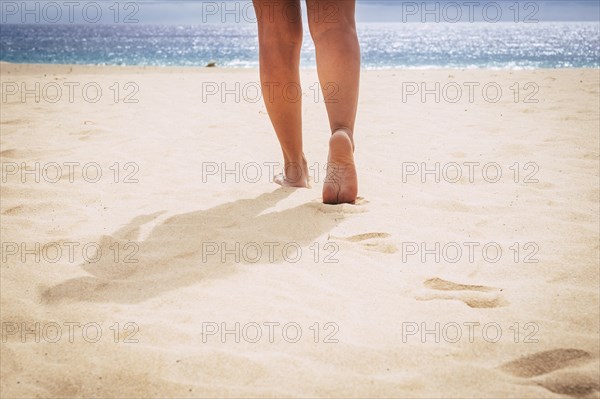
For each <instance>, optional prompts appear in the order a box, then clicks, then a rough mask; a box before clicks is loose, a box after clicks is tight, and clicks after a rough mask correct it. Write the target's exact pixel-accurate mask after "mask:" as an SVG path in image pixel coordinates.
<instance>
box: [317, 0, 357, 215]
mask: <svg viewBox="0 0 600 399" xmlns="http://www.w3.org/2000/svg"><path fill="white" fill-rule="evenodd" d="M307 5H308V19H309V21H308V22H309V27H310V33H311V36H312V38H313V41H314V43H315V48H316V52H317V69H318V74H319V80H320V82H321V89H322V90H323V95H324V97H325V103H326V107H327V114H328V116H329V124H330V128H331V134H332V136H331V139H330V141H329V159H328V166H327V178H326V180H325V183H324V185H323V202H325V203H327V204H339V203H353V202H354V201H355V200H356V196H357V194H358V178H357V174H356V167H355V164H354V124H355V121H356V110H357V105H358V91H359V81H360V46H359V43H358V36H357V34H356V22H355V19H354V15H355V8H356V2H355V0H307Z"/></svg>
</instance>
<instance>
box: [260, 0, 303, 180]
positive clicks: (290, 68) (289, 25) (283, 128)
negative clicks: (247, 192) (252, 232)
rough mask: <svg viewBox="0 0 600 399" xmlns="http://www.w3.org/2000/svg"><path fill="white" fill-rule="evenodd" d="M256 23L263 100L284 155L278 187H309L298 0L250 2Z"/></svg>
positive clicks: (300, 20) (300, 14)
mask: <svg viewBox="0 0 600 399" xmlns="http://www.w3.org/2000/svg"><path fill="white" fill-rule="evenodd" d="M253 2H254V8H255V10H256V16H257V20H258V40H259V53H260V80H261V86H262V92H263V98H264V101H265V105H266V107H267V112H268V113H269V117H270V118H271V123H272V124H273V128H274V129H275V132H276V133H277V138H278V139H279V143H280V145H281V149H282V151H283V158H284V162H285V166H284V176H282V177H280V178H276V182H277V183H278V184H281V185H284V186H292V187H307V186H308V168H307V164H306V159H305V158H304V152H303V149H302V90H301V89H300V50H301V48H302V13H301V8H300V0H278V1H273V0H253Z"/></svg>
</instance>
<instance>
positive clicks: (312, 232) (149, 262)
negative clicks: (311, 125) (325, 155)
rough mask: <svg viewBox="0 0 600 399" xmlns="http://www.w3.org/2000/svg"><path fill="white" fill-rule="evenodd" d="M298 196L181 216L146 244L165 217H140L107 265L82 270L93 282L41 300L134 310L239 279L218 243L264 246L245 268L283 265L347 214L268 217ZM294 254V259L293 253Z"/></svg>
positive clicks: (105, 246) (76, 282)
mask: <svg viewBox="0 0 600 399" xmlns="http://www.w3.org/2000/svg"><path fill="white" fill-rule="evenodd" d="M292 192H293V190H291V189H278V190H276V191H274V192H272V193H267V194H263V195H261V196H259V197H257V198H254V199H242V200H238V201H235V202H232V203H228V204H223V205H219V206H216V207H214V208H211V209H208V210H201V211H195V212H189V213H183V214H180V215H175V216H172V217H170V218H168V219H166V220H164V221H163V222H162V223H161V224H159V225H157V226H155V227H154V228H153V229H152V231H151V232H150V233H149V234H148V235H147V236H146V238H145V239H143V240H142V241H137V240H138V237H139V233H140V228H141V227H142V226H143V225H144V224H147V223H150V222H153V221H154V220H155V219H156V218H158V217H159V216H160V215H161V214H162V213H163V212H159V213H156V214H152V215H143V216H138V217H136V218H134V219H133V220H132V221H131V222H130V223H129V224H128V225H126V226H124V227H123V228H121V229H120V230H118V231H116V232H115V233H114V234H113V235H112V236H103V237H101V239H100V241H99V243H100V246H101V248H102V254H103V255H102V256H101V258H100V260H99V261H98V262H96V263H85V264H83V265H81V267H82V268H83V269H84V270H85V271H86V272H88V273H89V274H90V276H85V277H78V278H74V279H70V280H67V281H65V282H62V283H60V284H58V285H56V286H53V287H50V288H48V289H45V290H43V291H42V293H41V296H42V300H43V301H44V302H45V303H53V302H59V301H64V300H67V301H69V300H73V301H88V302H114V303H135V302H141V301H144V300H146V299H150V298H153V297H155V296H158V295H161V294H162V293H165V292H168V291H170V290H175V289H177V288H180V287H185V286H190V285H193V284H197V283H199V282H202V281H206V280H208V279H214V278H223V277H226V276H228V275H231V274H233V273H236V270H237V266H236V265H237V264H238V262H237V261H236V259H235V255H229V256H227V257H226V259H225V261H223V260H222V259H221V256H220V254H221V251H218V253H217V254H215V255H208V251H207V249H209V248H210V249H211V250H213V251H214V250H215V247H214V245H215V244H216V245H218V246H220V245H224V246H225V248H227V249H233V248H235V246H236V243H239V245H240V248H243V247H244V245H246V244H248V243H257V244H258V245H259V246H260V247H261V248H262V249H263V253H262V255H261V256H260V258H259V259H258V261H257V262H249V261H247V260H248V259H250V260H252V261H254V260H255V259H256V252H255V251H254V252H251V253H252V254H251V255H247V256H243V252H242V256H241V257H240V261H239V263H242V264H243V263H247V264H251V263H256V264H261V263H262V264H264V263H278V262H282V261H283V260H284V259H283V254H282V250H281V249H282V247H283V246H284V245H286V244H287V243H291V242H293V243H297V244H298V245H300V246H301V247H306V246H310V245H311V244H312V243H313V242H314V241H315V240H316V239H317V238H318V237H320V236H321V235H323V234H324V233H326V232H328V231H330V230H331V229H332V228H333V227H334V226H336V224H337V220H339V219H340V218H343V217H344V216H343V212H342V210H341V209H340V208H336V207H326V206H324V205H322V204H319V203H307V204H303V205H300V206H297V207H295V208H291V209H286V210H284V211H281V212H270V213H266V214H263V212H264V211H265V210H267V209H269V208H271V207H273V206H275V205H276V204H277V203H278V202H279V201H281V200H282V199H284V198H286V197H288V196H289V195H290V194H291V193H292ZM130 242H136V244H137V248H139V250H138V252H137V254H135V255H133V256H131V259H133V260H135V259H137V260H138V262H137V263H124V262H123V260H124V259H125V257H126V256H127V255H129V254H130V253H132V252H133V251H132V250H135V249H136V248H135V245H133V248H131V247H132V245H131V244H130V247H129V248H127V247H125V245H126V244H127V243H130ZM117 243H118V244H119V248H121V253H120V255H119V256H118V258H117V259H118V260H119V262H115V256H114V250H111V246H112V248H114V246H115V244H117ZM203 243H204V244H203ZM208 243H210V244H208ZM213 243H214V244H213ZM265 243H277V244H279V246H275V247H274V248H275V250H273V251H271V252H272V253H273V254H274V258H272V259H270V258H269V250H268V247H267V246H265V245H264V244H265ZM270 245H271V244H270ZM123 248H125V249H129V250H128V251H125V250H123ZM250 249H252V248H250ZM203 251H204V252H205V256H204V257H203ZM239 252H241V250H240V251H239ZM239 252H238V253H239ZM291 253H292V255H293V250H292V251H291Z"/></svg>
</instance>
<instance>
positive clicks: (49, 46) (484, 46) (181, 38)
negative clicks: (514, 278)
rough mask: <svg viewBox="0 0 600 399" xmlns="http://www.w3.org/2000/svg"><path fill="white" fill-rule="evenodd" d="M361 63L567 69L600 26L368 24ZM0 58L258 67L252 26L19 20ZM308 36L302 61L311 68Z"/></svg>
mask: <svg viewBox="0 0 600 399" xmlns="http://www.w3.org/2000/svg"><path fill="white" fill-rule="evenodd" d="M358 30H359V38H360V42H361V46H362V56H363V66H364V67H365V68H369V69H376V68H446V67H448V68H498V69H505V68H509V69H529V68H570V67H587V68H598V67H599V66H600V25H599V24H598V23H586V22H544V23H536V24H523V23H522V24H514V23H498V24H490V23H462V24H436V23H429V24H420V23H405V24H402V23H391V24H381V23H363V24H359V27H358ZM0 60H1V61H8V62H14V63H60V64H93V65H147V66H151V65H152V66H204V65H206V64H207V63H208V62H211V61H214V62H216V63H217V65H218V66H221V67H241V68H245V67H256V66H258V40H257V37H256V27H255V26H254V25H251V24H250V25H240V24H238V25H225V24H214V25H207V24H204V25H198V26H170V25H140V24H134V25H97V26H94V25H90V24H84V25H21V24H3V25H2V26H1V27H0ZM314 66H315V56H314V46H313V43H312V41H311V40H310V37H309V36H308V34H307V36H306V37H305V40H304V45H303V49H302V67H314Z"/></svg>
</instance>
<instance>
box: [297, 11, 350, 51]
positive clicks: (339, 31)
mask: <svg viewBox="0 0 600 399" xmlns="http://www.w3.org/2000/svg"><path fill="white" fill-rule="evenodd" d="M308 26H309V29H310V36H311V37H312V39H313V42H314V43H315V46H318V45H319V44H320V43H322V42H325V41H330V40H332V41H339V40H358V36H357V34H356V23H355V22H354V19H348V18H340V19H338V20H336V21H335V22H327V21H311V20H309V23H308Z"/></svg>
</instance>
